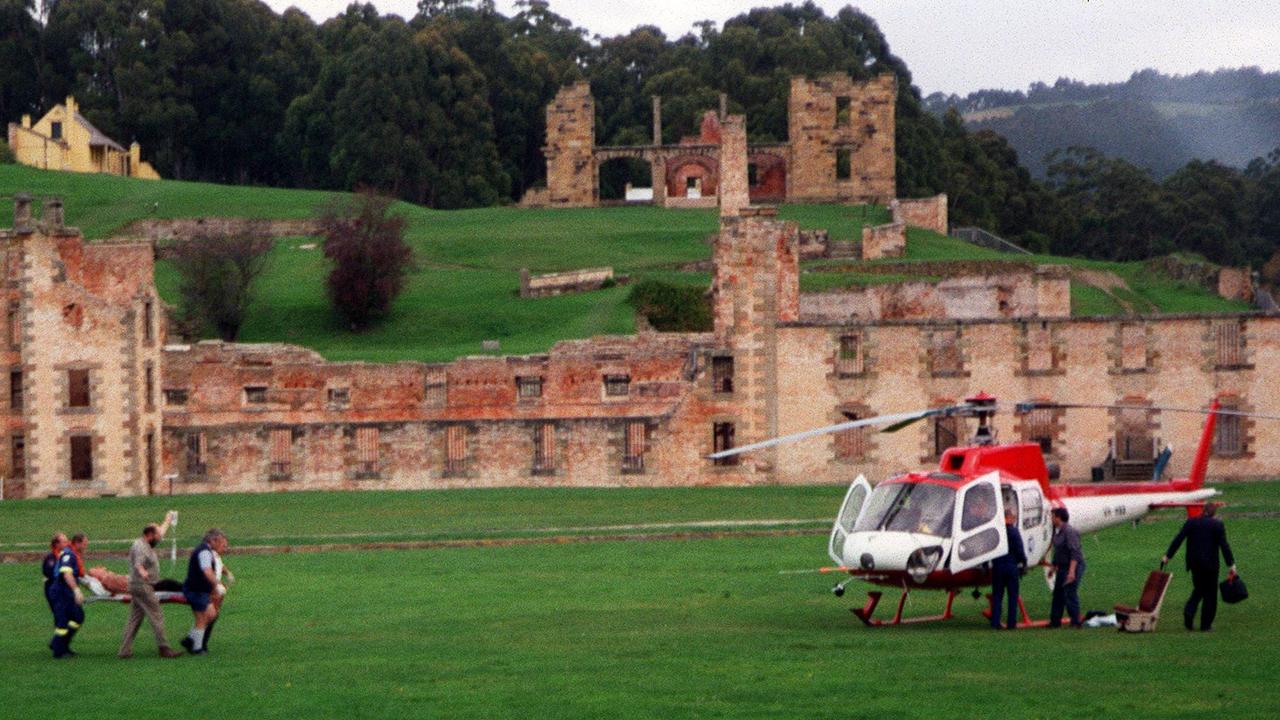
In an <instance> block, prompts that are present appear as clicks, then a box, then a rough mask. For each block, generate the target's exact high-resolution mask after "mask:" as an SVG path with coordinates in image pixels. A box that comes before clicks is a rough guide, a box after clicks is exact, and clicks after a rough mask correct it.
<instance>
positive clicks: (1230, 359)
mask: <svg viewBox="0 0 1280 720" xmlns="http://www.w3.org/2000/svg"><path fill="white" fill-rule="evenodd" d="M1213 336H1214V344H1215V351H1216V352H1215V355H1216V361H1215V365H1216V366H1217V367H1218V368H1223V369H1225V368H1236V367H1240V366H1242V365H1244V333H1242V332H1240V323H1239V322H1238V321H1235V320H1228V321H1226V322H1220V323H1216V324H1215V325H1214V326H1213ZM1222 419H1223V418H1218V420H1219V422H1221V421H1222Z"/></svg>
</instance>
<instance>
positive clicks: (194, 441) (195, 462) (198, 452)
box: [187, 432, 209, 475]
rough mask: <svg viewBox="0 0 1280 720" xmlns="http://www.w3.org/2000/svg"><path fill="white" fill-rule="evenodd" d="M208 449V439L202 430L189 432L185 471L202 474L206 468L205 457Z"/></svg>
mask: <svg viewBox="0 0 1280 720" xmlns="http://www.w3.org/2000/svg"><path fill="white" fill-rule="evenodd" d="M208 451H209V445H208V441H207V440H206V438H205V434H204V433H202V432H198V433H191V434H190V435H188V436H187V473H188V474H190V475H204V473H205V470H206V467H207V466H206V465H205V457H206V455H207V453H208Z"/></svg>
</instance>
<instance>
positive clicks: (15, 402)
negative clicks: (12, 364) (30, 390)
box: [9, 370, 22, 410]
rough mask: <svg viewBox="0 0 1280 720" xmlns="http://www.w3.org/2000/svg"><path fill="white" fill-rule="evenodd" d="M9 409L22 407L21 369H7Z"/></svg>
mask: <svg viewBox="0 0 1280 720" xmlns="http://www.w3.org/2000/svg"><path fill="white" fill-rule="evenodd" d="M9 409H10V410H21V409H22V371H21V370H10V371H9Z"/></svg>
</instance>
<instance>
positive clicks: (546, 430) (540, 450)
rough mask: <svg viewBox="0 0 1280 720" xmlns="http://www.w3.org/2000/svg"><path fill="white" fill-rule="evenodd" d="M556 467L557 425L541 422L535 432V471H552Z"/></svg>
mask: <svg viewBox="0 0 1280 720" xmlns="http://www.w3.org/2000/svg"><path fill="white" fill-rule="evenodd" d="M555 469H556V426H555V423H549V422H547V423H541V424H540V425H538V426H537V428H535V429H534V432H533V471H534V472H535V473H550V472H552V471H554V470H555Z"/></svg>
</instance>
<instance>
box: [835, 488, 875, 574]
mask: <svg viewBox="0 0 1280 720" xmlns="http://www.w3.org/2000/svg"><path fill="white" fill-rule="evenodd" d="M870 494H871V484H870V483H868V482H867V478H866V477H865V476H862V475H859V476H858V479H856V480H854V481H853V484H852V485H850V486H849V492H847V493H845V494H844V503H843V504H841V505H840V514H839V515H837V516H836V523H835V525H834V526H833V527H832V528H831V540H830V542H829V543H828V544H827V554H828V555H830V556H831V559H832V560H834V561H835V563H836V564H837V565H843V564H844V557H843V555H844V539H845V538H847V537H849V533H851V532H853V526H854V525H856V524H857V522H858V518H859V517H861V515H862V506H863V505H865V504H866V502H867V496H868V495H870Z"/></svg>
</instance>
